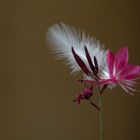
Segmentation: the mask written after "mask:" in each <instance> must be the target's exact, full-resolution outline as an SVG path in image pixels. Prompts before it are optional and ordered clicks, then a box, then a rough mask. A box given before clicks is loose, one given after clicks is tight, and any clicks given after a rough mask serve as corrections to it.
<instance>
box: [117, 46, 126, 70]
mask: <svg viewBox="0 0 140 140" xmlns="http://www.w3.org/2000/svg"><path fill="white" fill-rule="evenodd" d="M127 63H128V48H127V47H124V48H121V49H119V50H118V52H117V54H116V56H115V68H116V72H117V73H118V72H120V71H121V70H122V68H124V66H125V65H127Z"/></svg>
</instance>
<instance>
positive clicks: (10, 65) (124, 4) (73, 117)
mask: <svg viewBox="0 0 140 140" xmlns="http://www.w3.org/2000/svg"><path fill="white" fill-rule="evenodd" d="M139 13H140V8H139V3H138V0H133V1H132V0H117V1H115V0H106V1H105V0H69V1H67V0H40V1H39V0H11V1H10V0H7V1H4V0H1V3H0V81H1V84H0V139H1V140H85V139H86V140H88V139H89V140H99V122H98V120H99V116H98V111H97V110H96V109H94V108H92V107H91V106H90V105H89V104H88V103H87V102H82V103H81V105H80V107H78V106H77V105H76V104H75V103H73V102H72V100H73V99H74V98H75V96H76V95H77V93H78V92H79V91H80V90H81V88H82V87H81V85H80V84H79V83H78V82H77V80H78V79H79V76H78V75H77V76H70V69H69V68H68V67H67V66H65V65H64V62H63V61H57V60H55V58H54V56H53V55H52V54H51V52H50V50H49V49H48V48H49V45H48V44H47V42H46V31H47V29H48V28H49V26H51V25H52V24H53V23H56V22H57V23H58V22H60V21H62V22H65V23H67V24H70V25H73V26H75V27H76V28H80V29H84V30H85V31H86V32H87V33H90V34H92V35H93V36H94V37H95V38H96V39H99V40H100V41H101V43H103V44H105V47H106V48H110V49H111V50H112V51H114V52H115V51H116V50H117V49H118V48H120V47H122V45H124V44H127V45H128V48H129V54H130V59H129V62H130V63H135V64H140V46H139V41H140V35H139V33H140V26H139V25H140V14H139ZM138 87H140V84H138ZM139 89H140V88H139ZM94 100H95V102H97V99H96V96H95V98H94ZM139 107H140V94H139V93H136V94H135V96H129V95H127V94H126V93H125V92H124V91H123V90H122V89H121V88H119V87H116V88H115V89H113V90H112V91H110V90H108V91H106V93H105V94H104V95H103V109H104V140H134V139H140V135H139V132H140V121H139V118H140V109H139Z"/></svg>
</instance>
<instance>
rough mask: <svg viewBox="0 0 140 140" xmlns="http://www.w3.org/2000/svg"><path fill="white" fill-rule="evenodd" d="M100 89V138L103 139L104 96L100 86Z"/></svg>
mask: <svg viewBox="0 0 140 140" xmlns="http://www.w3.org/2000/svg"><path fill="white" fill-rule="evenodd" d="M97 90H98V91H97V92H98V100H99V108H100V111H99V122H100V140H103V112H102V96H101V95H100V90H99V87H98V89H97Z"/></svg>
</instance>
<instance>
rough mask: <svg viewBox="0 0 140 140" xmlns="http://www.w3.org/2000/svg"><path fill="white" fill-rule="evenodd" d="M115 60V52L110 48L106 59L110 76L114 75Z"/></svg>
mask: <svg viewBox="0 0 140 140" xmlns="http://www.w3.org/2000/svg"><path fill="white" fill-rule="evenodd" d="M114 60H115V56H114V54H113V53H112V52H111V51H110V50H108V51H107V54H106V61H107V66H108V70H109V75H110V78H112V77H113V69H114Z"/></svg>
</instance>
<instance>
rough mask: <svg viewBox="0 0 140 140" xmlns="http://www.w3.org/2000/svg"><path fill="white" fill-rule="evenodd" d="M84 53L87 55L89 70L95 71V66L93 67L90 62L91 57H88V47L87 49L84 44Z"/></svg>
mask: <svg viewBox="0 0 140 140" xmlns="http://www.w3.org/2000/svg"><path fill="white" fill-rule="evenodd" d="M85 54H86V57H87V60H88V63H89V66H90V68H91V70H92V71H93V73H94V71H95V67H94V65H93V63H92V59H91V57H90V54H89V52H88V49H87V47H86V46H85Z"/></svg>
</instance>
